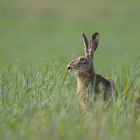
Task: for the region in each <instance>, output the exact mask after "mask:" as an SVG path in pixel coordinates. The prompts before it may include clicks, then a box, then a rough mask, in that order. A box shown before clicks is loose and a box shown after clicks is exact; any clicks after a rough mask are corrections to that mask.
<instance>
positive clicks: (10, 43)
mask: <svg viewBox="0 0 140 140" xmlns="http://www.w3.org/2000/svg"><path fill="white" fill-rule="evenodd" d="M139 3H140V2H139V1H138V0H134V1H133V2H131V1H130V0H128V1H126V0H124V1H120V0H118V1H116V2H114V1H111V0H108V1H107V2H104V1H101V0H98V1H92V0H88V1H80V2H79V1H73V0H72V1H64V0H60V1H58V2H56V1H52V0H48V1H44V0H40V1H32V0H30V1H27V0H24V1H17V0H14V1H9V0H5V1H1V2H0V139H1V140H16V139H17V140H19V139H20V140H22V139H23V140H25V139H27V140H30V139H31V140H32V139H33V140H46V139H47V140H51V139H52V140H57V139H58V140H59V139H60V140H63V139H64V140H65V139H68V140H69V139H70V140H71V139H76V140H77V139H83V140H85V139H89V140H90V139H95V140H98V139H101V140H109V139H111V140H124V139H128V140H132V139H134V140H139V137H140V134H139V131H140V110H139V109H137V108H135V100H136V99H137V97H139V96H140V95H139V93H140V87H139V85H140V78H139V77H140V70H139V67H140V63H139V52H140V50H139V46H140V42H139V34H140V29H139V24H140V19H139V14H140V12H139ZM96 31H98V32H99V33H100V43H99V48H98V49H97V51H96V53H95V57H94V65H95V70H96V71H97V73H100V74H103V75H105V76H106V77H108V78H111V79H114V80H115V81H116V86H115V93H116V96H115V97H114V98H113V99H111V103H110V104H109V105H108V104H105V103H104V102H103V101H102V100H101V99H99V100H98V102H95V103H93V105H91V106H90V107H89V108H88V109H87V110H86V111H83V110H82V109H81V107H80V103H79V100H78V97H77V95H76V81H75V80H74V77H73V76H72V75H71V74H69V73H67V70H66V65H67V63H68V62H69V61H70V60H71V59H73V58H74V57H76V56H78V55H82V54H83V48H82V45H83V44H82V41H81V37H80V34H81V32H86V34H87V36H90V35H91V34H92V33H93V32H96ZM80 46H81V47H80Z"/></svg>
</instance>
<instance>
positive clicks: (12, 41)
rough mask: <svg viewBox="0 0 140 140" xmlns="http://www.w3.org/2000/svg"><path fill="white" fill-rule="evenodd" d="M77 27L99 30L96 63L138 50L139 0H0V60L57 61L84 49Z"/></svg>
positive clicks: (105, 64) (122, 59)
mask: <svg viewBox="0 0 140 140" xmlns="http://www.w3.org/2000/svg"><path fill="white" fill-rule="evenodd" d="M81 32H85V33H86V35H87V36H88V37H89V36H90V35H91V34H92V33H94V32H99V33H100V42H99V47H98V49H97V51H96V54H95V60H94V61H95V65H96V66H97V65H98V66H97V70H98V69H108V68H109V67H110V65H112V64H115V63H124V64H126V63H131V60H132V59H135V58H138V57H139V56H140V1H139V0H133V1H132V0H123V1H122V0H117V1H114V0H106V1H104V0H86V1H85V0H12V1H11V0H1V1H0V65H1V66H2V65H5V64H11V63H17V64H19V65H21V66H26V65H28V64H30V63H34V64H36V63H38V62H39V61H40V60H41V61H44V62H45V63H46V64H47V63H49V62H51V60H52V59H53V58H54V59H56V60H57V62H58V63H59V64H60V65H61V64H63V65H66V64H67V63H68V62H69V61H70V60H71V59H73V58H75V57H76V56H78V55H82V54H83V53H84V52H83V43H82V39H81Z"/></svg>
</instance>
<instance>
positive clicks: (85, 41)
mask: <svg viewBox="0 0 140 140" xmlns="http://www.w3.org/2000/svg"><path fill="white" fill-rule="evenodd" d="M82 39H83V43H84V51H85V55H86V56H87V55H88V46H89V41H88V39H87V37H86V36H85V33H82Z"/></svg>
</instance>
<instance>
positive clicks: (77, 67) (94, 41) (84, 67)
mask: <svg viewBox="0 0 140 140" xmlns="http://www.w3.org/2000/svg"><path fill="white" fill-rule="evenodd" d="M82 38H83V42H84V51H85V55H84V56H80V57H77V58H76V59H74V60H72V61H71V62H70V63H69V64H68V65H67V69H68V70H69V71H73V70H74V71H80V72H85V71H90V70H91V69H92V68H93V54H94V52H95V50H96V49H97V46H98V39H99V33H94V34H93V35H92V37H91V39H89V40H88V39H87V37H86V36H85V34H84V33H82Z"/></svg>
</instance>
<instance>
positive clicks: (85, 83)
mask: <svg viewBox="0 0 140 140" xmlns="http://www.w3.org/2000/svg"><path fill="white" fill-rule="evenodd" d="M82 39H83V42H84V51H85V55H84V56H80V57H78V58H76V59H74V60H72V61H71V62H70V63H69V64H68V65H67V69H68V70H69V71H75V72H76V79H77V93H78V94H79V95H81V97H82V102H83V103H84V106H87V103H88V100H89V98H90V97H91V98H92V96H90V95H93V98H94V99H96V98H97V96H98V95H99V94H100V93H101V92H102V91H103V98H104V100H107V99H108V98H109V97H110V96H112V92H113V91H112V90H113V84H112V81H111V80H107V79H106V78H104V77H103V76H101V75H98V74H96V73H95V71H94V65H93V55H94V52H95V50H96V49H97V46H98V41H99V33H94V34H93V35H92V37H91V39H90V40H88V39H87V37H86V36H85V34H84V33H82ZM83 103H82V104H83Z"/></svg>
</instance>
